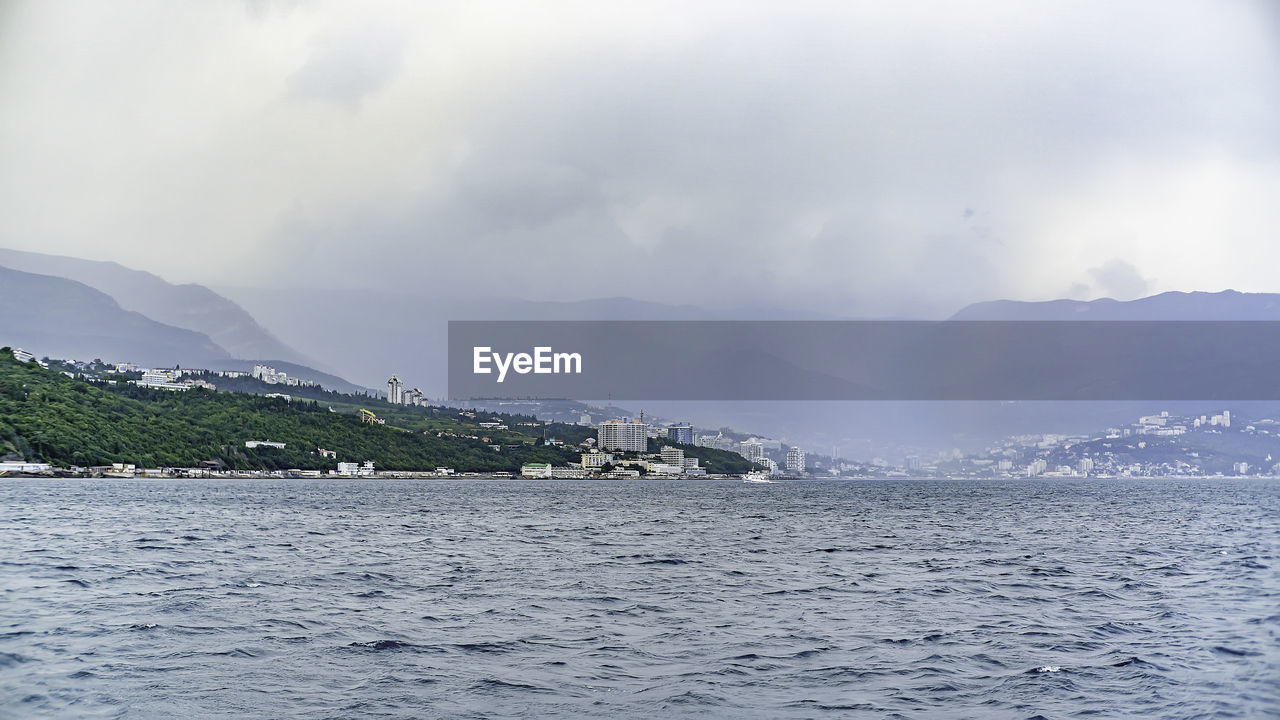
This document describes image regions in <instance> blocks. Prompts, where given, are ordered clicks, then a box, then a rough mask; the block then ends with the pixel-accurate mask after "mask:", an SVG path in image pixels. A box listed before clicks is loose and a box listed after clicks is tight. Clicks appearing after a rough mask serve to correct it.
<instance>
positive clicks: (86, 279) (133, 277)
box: [0, 248, 315, 365]
mask: <svg viewBox="0 0 1280 720" xmlns="http://www.w3.org/2000/svg"><path fill="white" fill-rule="evenodd" d="M0 266H4V267H8V268H12V269H13V270H19V271H22V272H28V273H36V274H39V275H51V276H55V277H61V278H66V279H68V280H74V281H76V282H78V283H82V284H84V285H87V286H89V287H90V288H93V289H95V290H99V291H101V292H103V293H106V294H107V295H109V296H111V297H112V298H113V299H114V300H115V302H117V303H119V305H120V307H121V308H123V309H125V310H131V311H133V312H138V313H142V314H144V315H146V316H147V317H149V318H151V319H153V320H156V321H158V322H160V323H163V324H165V325H172V326H174V327H179V328H187V329H189V330H193V331H195V332H199V333H202V334H204V335H207V336H208V337H209V339H211V340H213V342H215V343H216V344H218V345H219V346H221V347H222V348H223V349H225V350H226V351H227V352H228V353H230V354H231V355H232V356H234V357H238V358H246V359H266V358H272V359H277V360H285V361H289V362H295V363H301V364H308V365H314V364H315V363H314V362H313V361H311V360H310V359H308V358H307V357H306V356H305V355H303V354H302V353H300V352H298V351H297V350H294V349H293V348H291V347H289V346H288V345H285V344H284V343H283V342H281V341H280V340H278V339H277V338H276V337H275V336H274V335H272V334H271V333H270V332H268V331H267V330H266V329H265V328H263V327H262V326H261V325H259V324H258V322H257V320H255V319H254V318H253V316H252V315H250V314H249V313H248V312H246V311H245V310H244V308H242V307H240V306H239V305H237V304H235V303H234V302H232V301H230V300H228V299H227V298H225V297H223V296H221V295H219V294H218V293H216V292H214V291H213V290H210V289H209V288H207V287H205V286H203V285H195V284H187V285H174V284H172V283H169V282H167V281H165V280H164V279H162V278H160V277H158V276H156V275H153V274H151V273H149V272H144V271H142V270H133V269H130V268H127V267H125V266H123V265H120V264H118V263H114V262H103V261H97V260H83V259H80V258H73V257H66V256H61V255H45V254H42V253H33V252H25V251H21V250H9V249H5V248H0Z"/></svg>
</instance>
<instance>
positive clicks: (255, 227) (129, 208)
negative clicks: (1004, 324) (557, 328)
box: [0, 2, 1280, 316]
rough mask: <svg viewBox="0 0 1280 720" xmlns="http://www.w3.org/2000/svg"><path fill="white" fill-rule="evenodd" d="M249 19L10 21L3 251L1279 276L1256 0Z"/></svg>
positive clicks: (600, 267) (10, 15)
mask: <svg viewBox="0 0 1280 720" xmlns="http://www.w3.org/2000/svg"><path fill="white" fill-rule="evenodd" d="M251 9H252V11H246V10H245V9H244V8H242V7H237V6H234V5H199V6H174V5H170V4H167V3H159V2H157V3H155V4H153V5H145V4H144V5H139V6H131V7H130V8H129V9H121V8H110V9H106V8H99V9H97V10H95V11H94V12H90V13H84V14H83V15H84V16H82V14H81V13H76V14H72V13H70V12H69V11H67V10H66V9H65V8H60V7H58V6H56V5H48V4H41V3H28V4H21V5H19V6H18V7H16V8H13V9H10V10H9V11H8V12H7V13H6V15H5V16H4V23H3V25H0V94H2V96H3V97H4V98H5V99H6V100H7V101H6V102H5V103H4V104H3V106H2V107H0V150H3V156H4V157H5V158H7V159H6V161H5V162H4V163H3V164H0V213H3V214H4V216H5V217H6V219H7V223H6V225H7V229H6V230H5V231H4V232H5V235H4V237H0V243H3V244H7V245H9V246H12V247H19V248H24V249H42V250H45V251H55V252H62V253H67V254H75V255H82V256H88V257H101V258H107V259H115V260H119V261H121V262H124V263H126V264H132V265H134V266H138V267H142V268H145V269H148V270H153V271H156V272H159V273H161V274H163V275H166V276H167V277H171V278H172V279H175V280H198V281H202V282H210V283H223V284H267V283H279V282H281V281H282V280H281V272H280V271H281V269H282V268H288V269H289V271H290V273H289V274H288V275H289V276H294V277H299V278H305V279H306V282H307V283H315V282H321V283H335V284H342V285H348V286H349V285H361V284H366V285H377V286H386V285H394V286H399V287H405V288H409V289H411V290H415V291H417V290H420V289H421V290H423V291H426V292H442V291H449V290H451V289H462V288H473V287H476V286H477V284H479V285H480V286H483V287H486V288H501V290H502V294H505V295H517V296H523V297H528V298H533V299H578V298H589V297H600V296H614V295H624V294H625V295H633V296H636V297H640V298H643V299H649V300H664V301H672V302H692V303H699V304H706V305H722V306H723V305H738V306H764V305H777V306H784V307H795V308H805V309H817V310H823V311H828V312H832V313H834V314H844V315H869V314H920V315H934V316H945V315H948V314H950V312H952V311H953V310H954V309H956V307H958V306H959V305H962V304H964V303H966V302H970V301H974V300H982V299H989V298H992V297H999V296H1008V297H1015V298H1023V299H1044V298H1047V297H1052V296H1054V295H1056V294H1058V293H1060V292H1062V291H1063V289H1064V288H1068V287H1070V285H1071V283H1073V282H1075V283H1083V284H1084V287H1083V288H1077V289H1076V291H1077V292H1081V293H1084V294H1093V293H1102V294H1108V295H1115V296H1120V295H1128V296H1132V295H1134V294H1141V293H1146V292H1152V291H1159V290H1167V289H1218V288H1221V287H1226V286H1233V287H1236V288H1238V289H1264V288H1265V286H1266V285H1267V284H1268V283H1269V282H1270V279H1269V277H1268V273H1267V271H1266V267H1267V266H1268V265H1270V264H1272V263H1274V262H1277V261H1280V249H1277V248H1276V247H1275V246H1274V243H1272V242H1271V238H1270V228H1274V227H1275V226H1276V225H1277V222H1276V221H1277V220H1280V209H1277V207H1276V206H1275V205H1274V202H1272V200H1273V198H1274V197H1276V196H1280V163H1278V162H1277V161H1278V160H1280V145H1278V140H1277V137H1276V134H1275V133H1274V130H1273V128H1274V127H1277V126H1280V117H1277V116H1278V115H1280V102H1277V100H1280V90H1278V88H1280V82H1277V80H1280V73H1278V71H1277V68H1280V58H1278V57H1277V48H1276V44H1275V42H1274V35H1273V34H1272V32H1271V31H1270V30H1268V29H1267V27H1268V26H1267V23H1266V22H1262V20H1264V19H1273V17H1274V15H1273V13H1271V11H1269V10H1267V9H1266V8H1264V7H1262V6H1256V5H1248V4H1233V5H1209V4H1203V3H1190V2H1188V3H1167V4H1162V5H1160V6H1159V7H1153V6H1151V5H1149V4H1141V3H1135V4H1127V3H1118V4H1110V5H1107V6H1105V7H1104V6H1095V7H1081V6H1079V5H1075V4H1068V3H1062V4H1057V3H1044V4H1037V5H1034V6H1029V5H1026V4H1021V3H994V2H993V3H982V4H980V5H979V6H976V7H975V6H966V7H965V8H963V9H962V8H959V7H953V6H951V5H949V4H944V3H940V4H928V5H924V6H913V7H910V8H902V9H890V8H885V7H877V6H873V5H849V4H844V3H801V4H798V5H787V6H783V5H780V4H752V3H746V4H744V3H703V4H698V5H696V6H688V5H682V4H673V3H659V2H654V3H645V4H628V5H625V6H613V7H610V8H607V9H606V8H603V7H599V6H597V5H595V4H590V3H585V4H579V3H570V2H556V3H486V4H468V3H459V4H419V3H380V4H373V5H368V6H362V7H361V8H360V9H359V11H357V10H356V9H353V8H352V7H351V6H347V5H342V4H337V5H327V4H323V3H320V4H296V5H295V4H287V3H286V4H283V5H274V4H268V5H253V6H251ZM95 13H96V15H95ZM1264 15H1267V16H1268V18H1264V17H1263V16H1264ZM90 26H92V29H90ZM91 32H92V33H95V34H97V35H98V36H101V37H115V38H121V41H120V42H119V43H96V44H93V43H85V42H84V39H85V38H86V37H87V36H88V34H89V33H91ZM144 51H145V52H144ZM1246 257H1247V258H1249V259H1248V260H1242V259H1239V258H1246ZM1113 258H1116V259H1113ZM1118 258H1124V259H1123V260H1120V259H1118ZM1147 278H1155V279H1158V280H1147ZM424 280H425V282H424ZM285 282H287V280H285Z"/></svg>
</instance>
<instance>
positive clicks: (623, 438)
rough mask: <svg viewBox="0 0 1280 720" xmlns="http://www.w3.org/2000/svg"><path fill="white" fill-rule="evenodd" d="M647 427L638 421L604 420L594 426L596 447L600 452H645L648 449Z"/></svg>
mask: <svg viewBox="0 0 1280 720" xmlns="http://www.w3.org/2000/svg"><path fill="white" fill-rule="evenodd" d="M648 428H649V426H648V425H645V424H644V423H643V422H641V421H639V420H605V421H604V422H602V423H600V424H599V425H597V426H596V440H597V447H599V448H600V449H602V450H621V451H623V452H645V451H646V450H648V449H649V437H648Z"/></svg>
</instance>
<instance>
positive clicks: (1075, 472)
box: [923, 410, 1280, 477]
mask: <svg viewBox="0 0 1280 720" xmlns="http://www.w3.org/2000/svg"><path fill="white" fill-rule="evenodd" d="M1258 425H1259V426H1258V427H1255V425H1249V426H1248V427H1245V428H1241V429H1238V430H1232V417H1231V412H1230V411H1229V410H1223V411H1222V412H1220V413H1217V414H1213V415H1207V414H1206V415H1194V416H1177V415H1170V414H1169V413H1168V412H1160V413H1157V414H1154V415H1144V416H1141V417H1139V418H1138V420H1137V422H1135V423H1132V424H1130V425H1127V426H1123V427H1112V428H1107V429H1106V431H1105V432H1103V433H1100V434H1096V435H1092V436H1077V435H1061V434H1045V435H1025V436H1015V437H1013V438H1010V439H1008V440H1006V441H1004V442H1002V443H1000V444H998V445H996V446H993V447H991V448H988V449H987V451H986V453H984V454H982V455H980V456H978V457H974V458H968V459H966V460H965V461H964V462H963V463H962V464H961V465H967V466H969V467H970V468H971V469H974V470H979V471H983V472H986V473H987V474H993V475H996V476H998V477H1001V476H1002V477H1091V476H1100V477H1137V476H1174V475H1204V474H1208V471H1207V470H1206V461H1207V460H1209V458H1208V457H1207V456H1203V455H1202V452H1201V451H1200V450H1196V449H1194V447H1195V445H1197V444H1200V443H1192V444H1190V445H1191V446H1190V447H1184V446H1183V444H1182V443H1185V442H1187V441H1186V440H1178V441H1174V442H1172V443H1171V442H1170V441H1168V440H1166V438H1186V437H1189V436H1191V435H1193V434H1195V433H1211V434H1212V433H1218V434H1221V433H1223V432H1225V431H1231V432H1233V433H1235V432H1239V433H1240V434H1243V435H1246V436H1248V435H1261V436H1266V435H1271V436H1273V437H1277V438H1280V423H1274V421H1270V420H1264V421H1259V423H1258ZM1270 425H1277V426H1278V427H1276V428H1274V432H1273V429H1269V426H1270ZM1208 447H1212V444H1211V445H1209V446H1208ZM1267 459H1268V460H1269V459H1270V455H1267ZM952 464H953V465H955V464H956V463H952ZM940 466H944V463H939V465H935V466H925V467H924V468H923V470H924V471H925V472H930V471H934V472H936V471H938V470H939V467H940ZM1209 467H1217V468H1219V469H1218V472H1219V473H1221V472H1225V471H1226V470H1227V469H1228V467H1229V469H1230V470H1231V471H1232V472H1233V473H1234V474H1236V475H1247V474H1249V473H1250V472H1259V471H1269V472H1272V473H1276V472H1280V463H1277V464H1274V465H1271V466H1264V467H1257V466H1256V463H1255V464H1251V463H1250V462H1249V461H1247V460H1235V461H1233V462H1231V463H1230V464H1229V466H1228V464H1226V463H1225V462H1224V460H1223V459H1222V458H1221V457H1220V456H1219V457H1218V458H1216V459H1215V461H1214V462H1212V463H1209ZM950 470H955V468H954V467H953V468H950Z"/></svg>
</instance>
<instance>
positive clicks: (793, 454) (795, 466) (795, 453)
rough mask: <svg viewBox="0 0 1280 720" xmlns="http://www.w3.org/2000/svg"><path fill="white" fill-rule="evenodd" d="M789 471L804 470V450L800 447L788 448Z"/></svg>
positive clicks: (800, 471) (799, 471) (797, 471)
mask: <svg viewBox="0 0 1280 720" xmlns="http://www.w3.org/2000/svg"><path fill="white" fill-rule="evenodd" d="M787 472H790V473H802V472H804V451H803V450H801V449H800V448H798V447H792V448H791V449H790V450H787Z"/></svg>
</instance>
